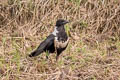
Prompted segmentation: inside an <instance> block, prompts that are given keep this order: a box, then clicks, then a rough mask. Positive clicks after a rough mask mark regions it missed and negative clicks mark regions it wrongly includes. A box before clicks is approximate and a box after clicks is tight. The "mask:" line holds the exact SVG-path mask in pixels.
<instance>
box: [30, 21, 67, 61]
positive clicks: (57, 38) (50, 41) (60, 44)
mask: <svg viewBox="0 0 120 80" xmlns="http://www.w3.org/2000/svg"><path fill="white" fill-rule="evenodd" d="M66 23H68V21H66V20H63V19H58V20H57V21H56V25H55V28H54V31H53V32H52V33H51V34H50V35H49V36H48V37H47V38H46V39H45V40H44V41H43V42H41V44H40V45H39V46H38V48H37V49H36V50H34V51H33V52H32V53H31V54H29V57H34V56H38V55H39V54H41V53H42V52H46V51H47V52H48V53H54V52H56V53H57V54H56V61H57V60H58V58H59V55H60V54H61V53H62V52H63V51H64V50H65V49H66V47H67V45H68V41H69V38H68V36H67V33H66V32H65V28H64V25H65V24H66ZM46 58H48V56H46Z"/></svg>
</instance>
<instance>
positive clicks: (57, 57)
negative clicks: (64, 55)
mask: <svg viewBox="0 0 120 80" xmlns="http://www.w3.org/2000/svg"><path fill="white" fill-rule="evenodd" d="M59 55H60V53H58V52H57V55H56V61H58V59H59Z"/></svg>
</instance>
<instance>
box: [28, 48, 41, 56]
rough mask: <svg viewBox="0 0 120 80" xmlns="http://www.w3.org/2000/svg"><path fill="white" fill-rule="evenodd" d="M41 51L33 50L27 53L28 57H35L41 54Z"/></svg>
mask: <svg viewBox="0 0 120 80" xmlns="http://www.w3.org/2000/svg"><path fill="white" fill-rule="evenodd" d="M42 52H43V51H39V50H35V51H33V52H32V53H31V54H29V57H35V56H38V55H39V54H41V53H42Z"/></svg>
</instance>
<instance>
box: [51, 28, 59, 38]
mask: <svg viewBox="0 0 120 80" xmlns="http://www.w3.org/2000/svg"><path fill="white" fill-rule="evenodd" d="M57 33H58V30H57V27H55V28H54V31H53V32H52V34H53V35H54V36H56V35H57Z"/></svg>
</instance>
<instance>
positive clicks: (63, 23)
mask: <svg viewBox="0 0 120 80" xmlns="http://www.w3.org/2000/svg"><path fill="white" fill-rule="evenodd" d="M67 23H69V22H68V21H66V20H63V19H58V20H57V22H56V26H57V27H59V26H62V25H65V24H67Z"/></svg>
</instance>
